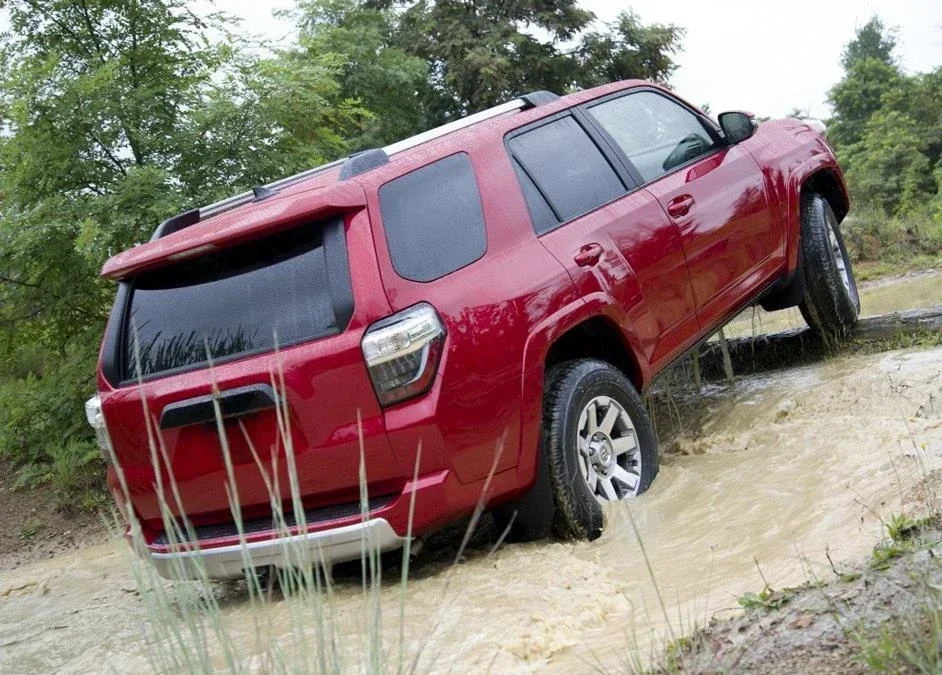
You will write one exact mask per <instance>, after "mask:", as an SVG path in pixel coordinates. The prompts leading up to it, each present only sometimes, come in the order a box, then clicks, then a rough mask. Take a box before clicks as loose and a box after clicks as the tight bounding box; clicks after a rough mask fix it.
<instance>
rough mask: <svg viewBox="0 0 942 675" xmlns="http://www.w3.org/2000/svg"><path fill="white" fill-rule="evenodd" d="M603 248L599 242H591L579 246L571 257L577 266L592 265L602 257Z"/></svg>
mask: <svg viewBox="0 0 942 675" xmlns="http://www.w3.org/2000/svg"><path fill="white" fill-rule="evenodd" d="M602 252H603V249H602V247H601V246H600V245H599V244H596V243H595V242H592V243H591V244H586V245H585V246H583V247H582V248H580V249H579V250H578V251H577V252H576V254H575V255H574V256H572V259H573V260H575V261H576V264H577V265H578V266H579V267H592V265H594V264H595V263H597V262H598V261H599V258H601V257H602Z"/></svg>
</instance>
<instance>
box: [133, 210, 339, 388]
mask: <svg viewBox="0 0 942 675" xmlns="http://www.w3.org/2000/svg"><path fill="white" fill-rule="evenodd" d="M127 306H128V308H129V309H128V311H127V313H126V316H125V320H124V324H123V325H124V335H123V340H122V343H123V349H122V352H123V354H122V365H123V369H122V370H123V375H124V379H125V380H131V379H135V378H137V376H138V374H139V373H138V367H137V363H138V358H139V361H140V375H141V376H142V377H148V376H152V375H155V374H158V373H167V372H170V371H179V370H185V369H188V368H193V367H197V366H200V365H203V364H206V363H207V361H208V355H209V356H211V357H212V360H213V362H216V361H224V360H227V359H231V358H235V357H238V356H241V355H248V354H253V353H259V352H264V351H270V350H272V349H274V348H275V346H276V345H277V346H288V345H292V344H297V343H299V342H303V341H306V340H312V339H315V338H319V337H324V336H327V335H333V334H336V333H339V332H340V331H341V330H342V329H343V328H344V327H345V326H346V323H347V322H348V321H349V319H350V315H351V313H352V310H353V298H352V291H351V287H350V273H349V268H348V263H347V252H346V244H345V240H344V231H343V221H342V220H341V219H337V220H335V221H331V222H329V223H326V224H325V223H316V224H311V225H306V226H303V227H300V228H297V229H294V230H291V231H289V232H286V233H282V234H278V235H276V236H272V237H267V238H265V239H262V240H258V241H252V242H249V243H246V244H241V245H238V246H234V247H231V248H228V249H224V250H222V251H219V252H218V253H213V254H210V255H207V256H203V257H201V258H196V259H194V260H192V261H187V262H185V263H180V264H176V265H172V266H169V267H163V268H160V269H159V270H156V271H153V272H147V273H144V274H142V275H140V276H138V277H137V278H136V279H135V280H134V281H133V283H132V285H131V288H130V298H129V301H128V305H127ZM135 337H136V340H137V345H138V351H139V357H136V356H135Z"/></svg>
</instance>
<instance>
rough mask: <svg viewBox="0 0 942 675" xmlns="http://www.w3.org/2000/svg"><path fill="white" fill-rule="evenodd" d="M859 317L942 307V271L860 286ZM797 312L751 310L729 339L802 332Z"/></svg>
mask: <svg viewBox="0 0 942 675" xmlns="http://www.w3.org/2000/svg"><path fill="white" fill-rule="evenodd" d="M859 292H860V315H861V316H873V315H875V314H886V313H888V312H897V311H901V310H906V309H922V308H924V307H935V306H937V305H942V270H930V271H926V272H915V273H912V274H910V275H907V276H903V277H896V278H890V279H881V280H877V281H872V282H865V283H862V284H860V287H859ZM804 326H805V322H804V319H802V318H801V314H800V313H799V311H798V309H797V308H792V309H787V310H783V311H781V312H766V311H763V310H762V308H760V307H756V308H749V309H747V310H746V311H744V312H743V313H742V314H740V315H739V316H738V317H737V318H736V319H734V320H733V321H732V322H731V323H730V324H729V325H728V326H727V327H726V329H725V333H726V336H727V337H744V336H749V335H761V334H764V333H775V332H778V331H783V330H788V329H790V328H803V327H804Z"/></svg>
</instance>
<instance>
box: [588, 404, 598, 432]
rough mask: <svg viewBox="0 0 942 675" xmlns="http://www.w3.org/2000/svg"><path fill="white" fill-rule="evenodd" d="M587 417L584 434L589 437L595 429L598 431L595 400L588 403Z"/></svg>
mask: <svg viewBox="0 0 942 675" xmlns="http://www.w3.org/2000/svg"><path fill="white" fill-rule="evenodd" d="M588 413H589V419H588V420H587V424H586V432H587V433H586V436H588V437H591V436H592V434H594V433H595V432H596V431H598V413H597V412H596V405H595V401H592V403H590V404H589V410H588Z"/></svg>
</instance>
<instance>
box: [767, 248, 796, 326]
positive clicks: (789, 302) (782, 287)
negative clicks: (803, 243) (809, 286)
mask: <svg viewBox="0 0 942 675" xmlns="http://www.w3.org/2000/svg"><path fill="white" fill-rule="evenodd" d="M804 298H805V268H804V265H803V263H802V259H801V251H800V250H799V251H798V264H797V265H796V266H795V270H794V271H793V272H792V273H791V274H789V275H788V276H787V277H785V278H783V279H782V281H781V282H780V283H778V284H776V285H775V287H774V288H773V289H772V290H770V291H769V292H768V294H766V295H765V296H763V297H762V298H761V299H760V300H759V304H760V305H762V309H764V310H765V311H767V312H775V311H778V310H780V309H788V308H789V307H797V306H798V304H799V303H800V302H801V301H802V300H804Z"/></svg>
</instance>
